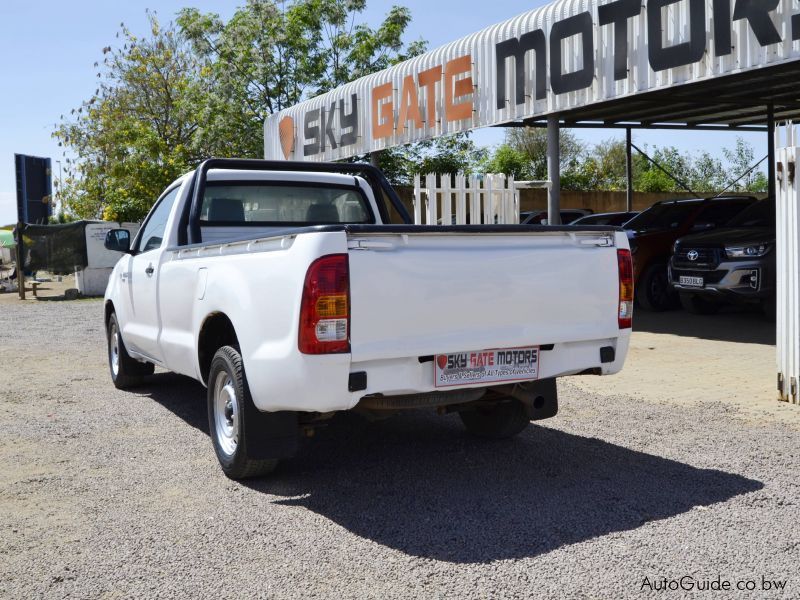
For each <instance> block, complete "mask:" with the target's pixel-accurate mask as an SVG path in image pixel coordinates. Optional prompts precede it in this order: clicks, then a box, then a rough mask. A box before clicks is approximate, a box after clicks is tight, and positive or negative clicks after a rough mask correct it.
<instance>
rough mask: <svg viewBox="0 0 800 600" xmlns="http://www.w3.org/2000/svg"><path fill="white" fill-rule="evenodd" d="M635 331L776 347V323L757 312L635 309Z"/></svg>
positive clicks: (733, 308)
mask: <svg viewBox="0 0 800 600" xmlns="http://www.w3.org/2000/svg"><path fill="white" fill-rule="evenodd" d="M633 330H634V331H647V332H649V333H669V334H672V335H679V336H681V337H693V338H700V339H704V340H716V341H721V342H738V343H742V344H762V345H766V346H774V345H775V331H776V330H775V323H774V322H769V321H768V320H767V319H766V318H765V317H764V315H763V314H762V313H761V312H760V311H759V310H758V309H757V308H754V309H750V308H748V307H726V308H724V309H723V310H722V311H721V312H720V313H719V314H716V315H693V314H691V313H688V312H685V311H683V310H671V311H666V312H658V313H656V312H648V311H646V310H641V309H638V310H635V311H634V316H633Z"/></svg>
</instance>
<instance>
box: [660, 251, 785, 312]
mask: <svg viewBox="0 0 800 600" xmlns="http://www.w3.org/2000/svg"><path fill="white" fill-rule="evenodd" d="M681 276H688V277H702V278H703V286H702V287H700V286H694V285H685V284H681V283H680V278H681ZM669 282H670V285H671V286H672V287H673V289H675V290H677V291H680V292H691V293H693V294H699V295H703V296H707V297H713V298H717V299H720V300H723V301H726V302H756V301H759V300H761V299H764V298H770V297H772V296H774V295H775V274H774V272H773V270H772V268H771V267H770V266H769V265H768V264H767V263H766V262H765V261H763V260H753V261H727V262H721V263H719V265H718V266H717V268H715V269H707V270H704V269H685V268H680V267H676V266H675V264H674V262H673V261H670V265H669Z"/></svg>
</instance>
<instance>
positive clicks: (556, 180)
mask: <svg viewBox="0 0 800 600" xmlns="http://www.w3.org/2000/svg"><path fill="white" fill-rule="evenodd" d="M559 127H560V124H559V122H558V116H557V115H550V116H549V117H547V179H548V180H549V181H550V185H549V187H548V190H547V223H548V225H561V173H560V166H561V156H560V153H561V152H560V144H559V133H560V132H559Z"/></svg>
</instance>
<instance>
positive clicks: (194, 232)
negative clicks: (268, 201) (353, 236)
mask: <svg viewBox="0 0 800 600" xmlns="http://www.w3.org/2000/svg"><path fill="white" fill-rule="evenodd" d="M211 169H227V170H232V171H233V170H237V171H295V172H296V171H300V172H307V173H342V174H344V175H360V176H362V177H363V178H364V179H366V180H367V182H368V183H369V185H370V187H372V191H373V193H374V194H375V195H376V196H377V195H378V194H377V192H378V191H380V192H382V193H383V195H384V196H385V197H386V198H388V199H389V202H391V203H392V206H393V207H394V209H395V210H396V211H397V212H398V214H399V215H400V216H401V217H402V218H403V221H404V222H405V223H406V224H408V225H410V224H412V223H413V221H412V220H411V217H410V216H409V214H408V211H407V210H406V208H405V206H403V203H402V202H401V201H400V198H399V197H398V196H397V192H395V191H394V189H393V188H392V186H391V185H390V184H389V182H388V181H387V179H386V177H384V175H383V173H382V172H381V171H380V169H378V168H376V167H374V166H372V165H369V164H366V163H330V162H303V161H288V160H259V159H251V158H209V159H208V160H206V161H203V162H202V163H201V164H200V166H199V167H197V169H195V172H194V176H193V177H192V185H191V189H192V202H191V205H190V207H189V215H188V216H189V218H188V233H189V236H188V243H189V244H199V243H200V242H201V241H202V240H201V234H200V212H201V210H202V205H203V198H204V197H205V193H206V181H207V179H208V172H209V171H210V170H211ZM375 200H376V202H377V203H378V210H379V212H380V214H381V220H382V221H383V222H384V223H389V222H390V219H389V214H388V211H387V210H386V206H385V205H384V202H383V201H382V200H381V199H379V198H377V197H376V198H375ZM184 214H185V213H184ZM180 225H181V226H186V225H187V223H186V219H181V223H180Z"/></svg>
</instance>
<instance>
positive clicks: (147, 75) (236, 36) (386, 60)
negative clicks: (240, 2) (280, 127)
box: [55, 0, 424, 220]
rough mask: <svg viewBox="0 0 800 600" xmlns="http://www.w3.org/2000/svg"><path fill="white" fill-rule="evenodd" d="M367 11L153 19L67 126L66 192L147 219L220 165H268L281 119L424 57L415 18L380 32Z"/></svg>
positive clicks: (340, 5) (113, 56)
mask: <svg viewBox="0 0 800 600" xmlns="http://www.w3.org/2000/svg"><path fill="white" fill-rule="evenodd" d="M365 6H366V1H365V0H295V1H294V2H289V3H281V5H280V6H279V5H278V4H276V2H275V1H273V0H248V2H247V4H246V5H245V6H244V7H242V8H240V9H238V10H237V11H236V12H235V13H234V15H233V17H232V18H231V19H230V20H229V21H227V22H223V21H222V20H221V19H220V18H219V17H218V16H217V15H214V14H207V15H204V14H201V13H200V12H199V11H197V10H195V9H186V10H184V11H181V13H180V14H179V17H178V20H177V25H175V26H173V25H172V24H170V25H169V26H166V27H164V26H162V25H160V24H159V22H158V19H157V18H156V17H155V15H154V14H149V18H150V32H149V35H148V36H146V37H144V38H143V39H138V38H137V37H136V36H135V35H133V33H132V32H131V31H129V30H128V29H127V28H125V26H124V25H123V26H122V31H121V32H120V33H119V34H117V37H118V38H119V37H120V36H121V38H122V39H121V40H120V44H121V47H116V48H112V47H111V46H108V47H106V48H104V50H103V53H104V55H105V59H104V60H103V64H102V66H101V65H97V66H100V72H99V73H98V79H99V86H98V89H97V91H96V93H95V94H94V95H93V96H92V98H90V99H89V100H87V101H86V102H84V103H83V104H82V106H81V107H79V108H78V109H76V110H74V111H72V113H71V114H70V116H68V117H67V118H66V119H64V118H62V122H61V124H60V125H59V126H57V128H56V131H55V136H56V137H57V138H58V139H59V142H60V144H62V145H63V146H65V147H67V148H69V149H71V151H72V154H73V155H74V156H75V159H74V160H73V159H72V158H70V159H65V163H66V165H67V169H66V173H65V175H66V176H65V178H64V186H63V189H62V190H59V192H60V193H62V195H63V197H64V198H65V204H66V205H67V207H68V208H69V211H70V212H71V213H72V214H74V215H76V216H79V217H82V218H97V217H100V216H102V217H103V218H106V219H113V220H139V219H141V218H143V217H144V216H145V214H146V213H147V211H148V210H149V209H150V207H151V206H152V204H153V202H154V201H155V199H156V198H157V197H158V194H159V193H160V192H161V191H162V190H163V189H164V187H165V186H166V185H168V183H169V182H170V181H172V180H174V179H175V178H176V177H178V176H179V175H180V174H182V173H184V172H186V171H187V170H190V169H191V168H192V167H194V166H195V165H196V164H197V163H198V162H200V161H201V160H202V159H204V158H207V157H209V156H244V157H260V156H262V155H263V121H264V118H265V117H266V116H267V115H269V114H272V113H274V112H276V111H279V110H281V109H283V108H286V107H288V106H291V105H293V104H296V103H297V102H299V101H301V100H304V99H306V98H308V97H310V96H313V95H316V94H318V93H320V92H323V91H327V89H329V88H330V87H332V86H336V85H340V84H342V83H345V82H346V81H349V80H350V79H352V78H355V77H360V76H362V75H365V74H367V73H369V72H372V71H374V70H379V69H382V68H385V67H387V66H389V65H391V64H393V63H394V62H396V61H400V60H403V59H405V58H407V57H408V56H410V55H413V54H416V53H419V52H420V51H421V50H422V48H423V47H424V44H423V43H422V42H415V43H412V44H409V45H407V46H406V45H404V44H403V42H402V39H401V38H402V35H403V33H404V31H405V29H406V27H407V25H408V23H409V21H410V14H409V12H408V10H407V9H404V8H398V7H394V8H392V9H391V10H390V11H389V13H388V15H387V17H386V18H385V19H384V21H383V22H382V23H381V25H380V26H379V27H378V28H376V29H371V28H369V27H367V26H365V25H358V24H355V23H356V21H357V18H358V15H359V14H360V13H361V12H362V11H363V10H364V8H365Z"/></svg>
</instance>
